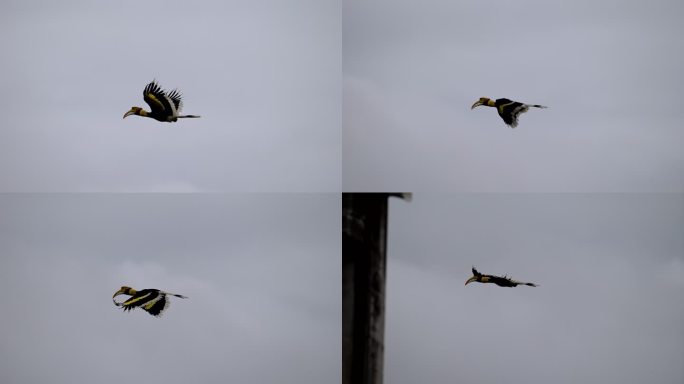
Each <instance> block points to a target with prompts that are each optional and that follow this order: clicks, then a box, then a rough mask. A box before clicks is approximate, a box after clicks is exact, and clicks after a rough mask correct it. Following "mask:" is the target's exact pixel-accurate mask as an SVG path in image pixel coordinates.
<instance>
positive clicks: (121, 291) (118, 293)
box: [112, 116, 126, 299]
mask: <svg viewBox="0 0 684 384" xmlns="http://www.w3.org/2000/svg"><path fill="white" fill-rule="evenodd" d="M124 117H126V116H124ZM123 293H124V290H123V288H121V289H119V290H118V291H116V293H115V294H114V296H112V299H113V298H115V297H117V296H119V295H121V294H123Z"/></svg>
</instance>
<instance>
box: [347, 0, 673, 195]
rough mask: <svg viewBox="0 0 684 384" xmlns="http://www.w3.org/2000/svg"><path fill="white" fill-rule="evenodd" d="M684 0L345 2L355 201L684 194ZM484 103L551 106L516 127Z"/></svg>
mask: <svg viewBox="0 0 684 384" xmlns="http://www.w3.org/2000/svg"><path fill="white" fill-rule="evenodd" d="M683 17H684V2H682V1H679V0H656V1H650V2H644V1H636V0H627V1H618V0H599V1H594V0H578V1H563V0H554V1H534V0H520V1H515V2H513V1H494V2H492V1H470V2H464V1H442V0H426V1H420V2H417V1H396V0H377V1H362V0H345V1H344V2H343V73H344V75H343V88H344V96H343V99H344V107H343V117H344V118H343V159H344V160H343V162H344V164H343V187H344V189H345V190H346V191H394V190H400V191H414V192H417V191H427V192H430V191H457V192H464V191H465V192H502V191H503V192H511V191H512V192H530V191H531V192H558V191H560V192H597V191H600V192H682V191H684V152H682V151H681V148H682V143H683V142H684V130H682V126H683V125H684V109H682V108H681V104H682V103H681V85H682V73H681V69H682V68H683V67H684V54H683V52H684V39H682V38H681V36H684V24H683V23H682V22H681V20H682V18H683ZM479 97H489V98H492V99H496V98H504V97H505V98H509V99H513V100H517V101H521V102H525V103H532V104H542V105H547V106H548V107H549V108H548V109H544V110H539V109H533V110H530V111H529V112H527V113H525V114H523V115H521V117H520V125H519V126H518V128H516V129H510V128H509V127H508V126H506V125H505V124H504V122H503V121H502V120H501V118H500V117H499V116H498V114H497V112H496V110H495V109H493V108H487V107H480V108H476V109H475V110H472V111H471V109H470V106H471V105H472V104H473V103H474V102H475V101H476V100H477V99H478V98H479Z"/></svg>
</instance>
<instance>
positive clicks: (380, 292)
mask: <svg viewBox="0 0 684 384" xmlns="http://www.w3.org/2000/svg"><path fill="white" fill-rule="evenodd" d="M390 196H399V197H402V198H404V199H406V200H410V197H411V195H410V194H405V193H344V194H342V384H382V377H383V356H384V334H385V276H386V265H387V257H386V242H387V199H388V198H389V197H390Z"/></svg>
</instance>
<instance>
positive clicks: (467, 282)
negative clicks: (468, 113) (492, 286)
mask: <svg viewBox="0 0 684 384" xmlns="http://www.w3.org/2000/svg"><path fill="white" fill-rule="evenodd" d="M473 108H475V107H473ZM473 281H477V277H475V276H473V277H471V278H470V279H468V280H466V282H465V284H464V285H468V284H469V283H472V282H473Z"/></svg>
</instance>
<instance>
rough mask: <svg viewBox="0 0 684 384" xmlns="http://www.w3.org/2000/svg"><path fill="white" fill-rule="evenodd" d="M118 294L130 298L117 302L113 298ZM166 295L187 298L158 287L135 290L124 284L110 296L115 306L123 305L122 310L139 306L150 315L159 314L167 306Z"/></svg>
mask: <svg viewBox="0 0 684 384" xmlns="http://www.w3.org/2000/svg"><path fill="white" fill-rule="evenodd" d="M119 295H129V296H131V298H130V299H128V300H126V301H124V302H123V303H117V302H116V300H114V298H115V297H117V296H119ZM166 295H171V296H176V297H180V298H181V299H187V297H185V296H183V295H176V294H175V293H168V292H164V291H160V290H158V289H143V290H142V291H136V290H135V289H133V288H131V287H125V286H124V287H121V289H119V290H118V291H116V293H115V294H114V296H112V301H114V304H115V305H116V306H119V307H123V309H124V312H125V311H130V310H131V309H133V308H135V307H140V308H142V309H144V310H146V311H147V312H148V313H149V314H150V315H152V316H160V315H161V314H162V312H164V310H165V309H166V308H167V307H168V306H169V300H168V299H167V298H166Z"/></svg>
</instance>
